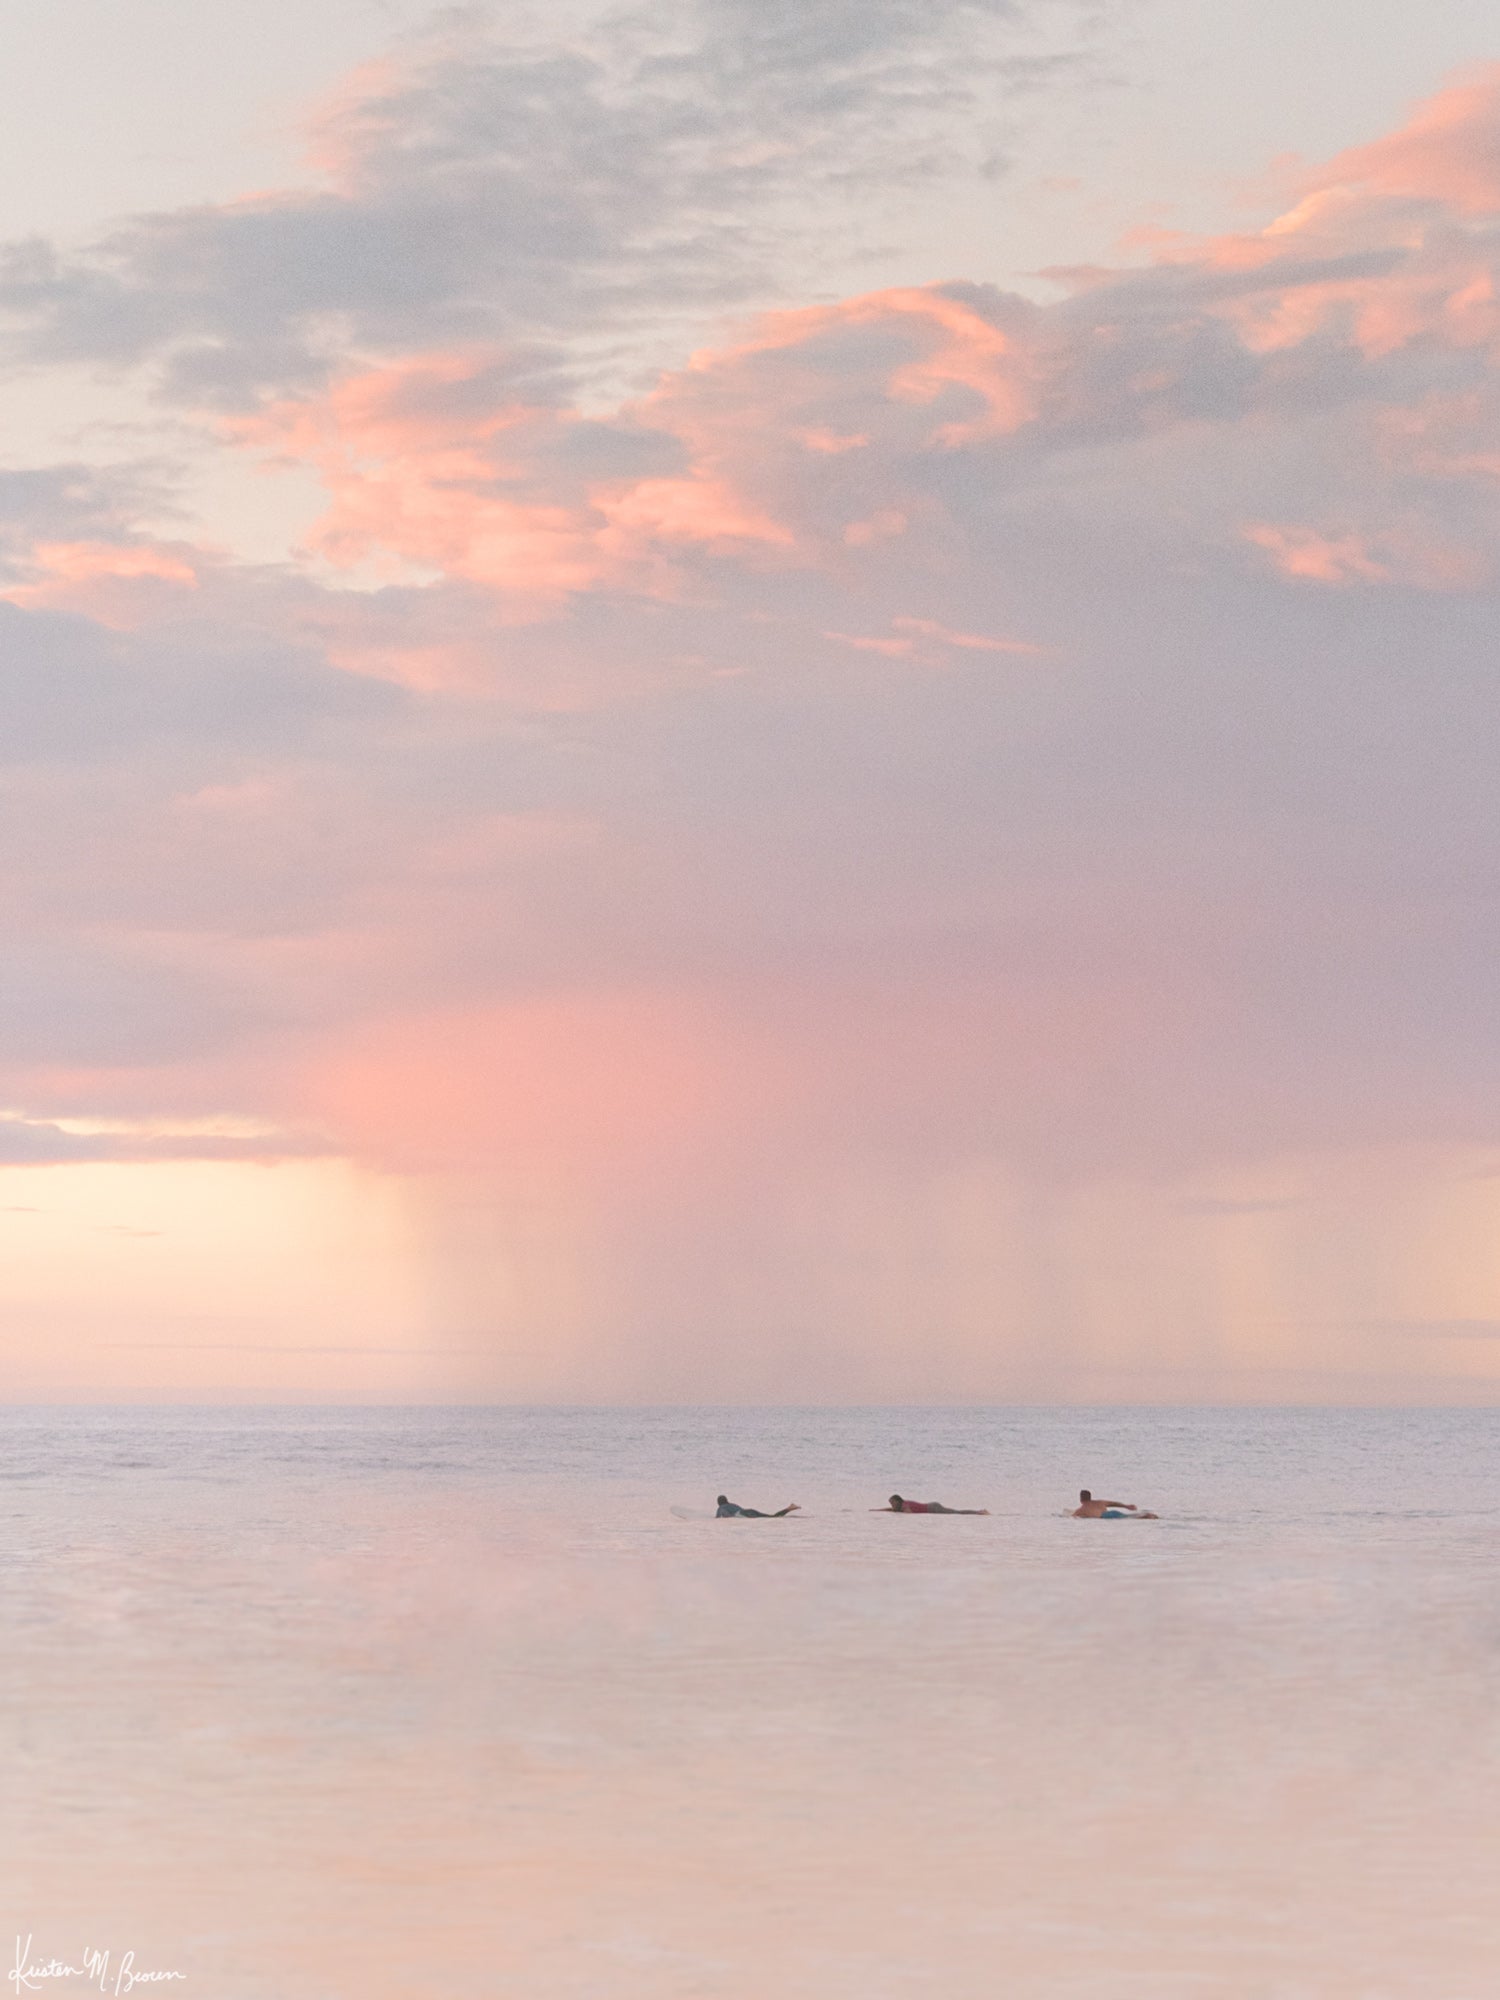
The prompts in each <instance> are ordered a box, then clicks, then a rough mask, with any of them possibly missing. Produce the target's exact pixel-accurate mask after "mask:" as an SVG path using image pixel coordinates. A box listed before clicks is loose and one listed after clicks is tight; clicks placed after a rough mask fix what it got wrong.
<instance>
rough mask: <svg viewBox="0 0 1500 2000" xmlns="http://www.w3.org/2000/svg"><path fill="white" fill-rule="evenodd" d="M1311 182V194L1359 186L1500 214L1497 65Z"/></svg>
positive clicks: (1457, 86)
mask: <svg viewBox="0 0 1500 2000" xmlns="http://www.w3.org/2000/svg"><path fill="white" fill-rule="evenodd" d="M1306 185H1307V186H1308V188H1309V189H1310V190H1311V191H1312V193H1313V195H1314V197H1316V196H1318V195H1324V194H1326V193H1328V192H1329V191H1333V190H1342V191H1358V192H1364V193H1368V194H1372V195H1376V196H1379V197H1382V198H1385V199H1393V200H1398V201H1431V202H1440V203H1442V204H1443V205H1444V206H1446V207H1448V208H1452V209H1455V210H1457V211H1458V212H1459V213H1460V214H1463V215H1473V216H1484V215H1494V214H1497V213H1500V63H1489V64H1486V65H1485V66H1484V67H1483V68H1481V69H1479V70H1477V71H1475V72H1474V73H1473V74H1472V75H1471V76H1470V77H1469V78H1468V80H1467V81H1465V82H1462V83H1455V84H1451V85H1450V86H1449V87H1448V88H1447V89H1446V90H1442V91H1439V92H1438V93H1437V95H1436V96H1435V97H1431V98H1429V99H1428V100H1427V101H1426V103H1425V104H1423V105H1421V106H1420V107H1419V108H1418V110H1417V112H1416V113H1415V115H1414V116H1413V117H1412V118H1411V119H1410V121H1409V122H1408V123H1407V124H1405V125H1403V126H1402V127H1401V128H1400V129H1399V130H1398V131H1395V132H1391V133H1388V134H1387V135H1386V136H1385V137H1384V138H1381V139H1376V140H1374V141H1373V142H1372V143H1371V144H1369V145H1366V146H1353V147H1350V148H1349V149H1348V151H1346V152H1343V153H1339V154H1337V155H1335V157H1334V158H1333V159H1332V160H1330V161H1329V162H1328V164H1327V165H1326V166H1324V167H1321V168H1319V169H1318V170H1317V171H1316V172H1315V173H1313V174H1312V175H1310V176H1309V177H1308V180H1307V183H1306Z"/></svg>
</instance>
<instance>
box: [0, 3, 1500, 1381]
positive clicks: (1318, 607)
mask: <svg viewBox="0 0 1500 2000" xmlns="http://www.w3.org/2000/svg"><path fill="white" fill-rule="evenodd" d="M1495 42H1496V38H1495V36H1494V34H1493V31H1492V26H1491V23H1490V20H1489V18H1488V10H1485V11H1484V12H1481V10H1480V9H1479V8H1478V7H1477V6H1475V5H1470V4H1463V5H1460V4H1458V0H1437V4H1434V5H1430V6H1427V7H1424V8H1423V9H1422V10H1421V14H1420V17H1419V18H1414V17H1413V13H1412V10H1411V9H1410V8H1409V7H1407V6H1406V5H1404V4H1402V5H1398V4H1396V0H1323V4H1320V5H1319V6H1318V7H1317V8H1314V9H1308V8H1306V7H1305V6H1304V7H1294V6H1293V5H1292V4H1290V0H1257V4H1255V5H1251V4H1250V0H1222V4H1215V5H1212V6H1207V7H1205V6H1204V5H1202V4H1201V0H795V4H794V0H684V4H680V5H672V6H667V5H663V6H658V7H655V8H652V9H650V10H645V11H642V10H638V9H635V8H633V7H625V8H622V9H619V10H610V9H607V8H605V7H601V6H598V5H591V4H578V5H576V6H572V7H557V6H549V7H547V8H545V9H543V8H538V9H536V10H534V11H531V10H524V9H521V8H494V9H470V8H458V9H447V10H444V11H442V12H439V13H437V14H433V13H432V12H430V10H428V9H427V8H425V7H419V6H416V5H408V4H406V0H388V4H383V5H382V4H373V0H297V4H296V5H293V4H291V0H256V4H254V5H252V4H250V0H213V4H211V5H209V6H204V5H203V4H202V0H196V3H195V4H193V5H189V4H188V0H138V4H136V5H135V6H133V7H132V8H130V9H126V10H118V13H117V17H102V16H101V15H100V13H99V10H98V9H97V7H96V6H94V5H93V4H92V0H89V4H84V0H46V4H43V0H10V4H9V5H8V6H7V8H6V9H5V11H4V14H3V17H0V75H3V76H4V77H5V78H6V80H7V81H6V90H7V93H8V96H9V98H10V102H9V104H8V107H7V117H6V120H5V121H4V129H3V132H0V165H3V172H0V235H3V237H4V239H5V241H4V244H3V248H0V352H3V358H4V368H3V371H0V718H3V721H0V759H3V763H0V855H3V860H0V895H3V898H4V940H5V948H4V953H3V957H0V1107H3V1110H0V1166H3V1171H0V1357H3V1361H4V1372H3V1389H0V1393H4V1394H5V1395H7V1396H9V1397H11V1398H12V1399H15V1400H21V1401H46V1400H68V1399H85V1400H88V1399H99V1400H148V1401H150V1400H172V1399H176V1398H192V1399H204V1400H235V1399H245V1398H248V1399H261V1400H291V1401H299V1400H301V1401H317V1400H334V1401H351V1402H352V1401H361V1400H371V1399H374V1400H395V1401H402V1400H413V1401H463V1400H521V1401H555V1400H556V1401H583V1402H599V1401H613V1400H622V1401H643V1402H674V1401H682V1402H699V1401H702V1402H710V1401H736V1400H749V1401H760V1402H818V1401H916V1402H949V1401H964V1400H982V1401H1003V1400H1011V1399H1017V1400H1042V1401H1070V1400H1087V1401H1101V1402H1108V1401H1112V1400H1120V1401H1146V1402H1158V1401H1159V1402H1170V1401H1182V1400H1194V1401H1236V1400H1254V1401H1304V1400H1310V1401H1348V1402H1364V1401H1395V1402H1401V1401H1409V1402H1446V1401H1454V1400H1484V1401H1489V1400H1493V1399H1495V1398H1496V1396H1497V1394H1500V1032H1497V1029H1500V925H1497V913H1500V784H1497V764H1500V681H1497V672H1500V646H1497V642H1500V615H1497V613H1500V292H1497V283H1500V48H1497V47H1496V45H1495Z"/></svg>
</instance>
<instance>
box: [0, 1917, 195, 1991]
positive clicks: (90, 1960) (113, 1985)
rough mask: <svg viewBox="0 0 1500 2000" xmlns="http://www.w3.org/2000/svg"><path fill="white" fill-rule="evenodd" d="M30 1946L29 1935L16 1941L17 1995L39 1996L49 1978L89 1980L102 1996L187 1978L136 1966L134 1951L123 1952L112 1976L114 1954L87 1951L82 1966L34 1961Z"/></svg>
mask: <svg viewBox="0 0 1500 2000" xmlns="http://www.w3.org/2000/svg"><path fill="white" fill-rule="evenodd" d="M31 1946H32V1938H31V1935H30V1933H29V1932H28V1933H27V1936H26V1937H25V1939H24V1940H23V1939H21V1938H19V1937H18V1938H17V1939H16V1962H15V1965H14V1966H13V1967H12V1969H11V1972H10V1975H9V1977H10V1983H11V1985H12V1986H13V1987H14V1988H15V1989H16V1992H17V1993H18V1994H19V1993H39V1992H40V1991H41V1990H42V1986H43V1983H44V1982H45V1981H46V1980H48V1979H86V1980H87V1981H88V1983H89V1985H90V1986H97V1987H98V1989H99V1991H100V1992H101V1993H129V1992H132V1991H133V1990H134V1989H135V1988H136V1987H137V1986H161V1985H164V1984H165V1983H166V1981H167V1980H169V1979H186V1978H187V1974H186V1973H185V1972H164V1971H158V1970H155V1969H154V1968H152V1967H150V1966H144V1965H137V1964H136V1962H135V1953H134V1952H133V1951H127V1952H126V1953H124V1955H123V1956H122V1957H121V1959H120V1960H119V1963H118V1964H117V1965H116V1966H115V1968H114V1973H113V1976H111V1973H110V1962H111V1960H112V1959H113V1957H114V1954H113V1952H108V1951H92V1950H86V1951H85V1952H84V1953H83V1962H82V1964H81V1965H69V1964H68V1962H67V1961H66V1960H65V1959H61V1958H33V1957H32V1955H31Z"/></svg>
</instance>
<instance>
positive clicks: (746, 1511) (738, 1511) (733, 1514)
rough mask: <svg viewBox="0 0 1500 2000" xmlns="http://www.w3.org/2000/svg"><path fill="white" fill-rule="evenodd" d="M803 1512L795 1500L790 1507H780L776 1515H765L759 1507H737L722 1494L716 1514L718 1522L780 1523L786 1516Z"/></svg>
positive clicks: (715, 1517)
mask: <svg viewBox="0 0 1500 2000" xmlns="http://www.w3.org/2000/svg"><path fill="white" fill-rule="evenodd" d="M800 1511H801V1510H800V1508H799V1507H798V1505H797V1503H796V1501H795V1500H794V1501H793V1502H792V1504H791V1506H790V1507H778V1508H777V1509H776V1512H775V1513H774V1514H763V1513H762V1512H761V1511H760V1509H759V1507H736V1506H735V1504H734V1502H733V1501H732V1500H729V1499H726V1498H725V1496H724V1495H723V1494H722V1493H721V1494H720V1495H719V1499H718V1505H717V1507H716V1509H715V1512H714V1519H715V1520H716V1521H729V1520H740V1521H779V1520H781V1518H782V1517H783V1515H786V1514H796V1513H799V1512H800Z"/></svg>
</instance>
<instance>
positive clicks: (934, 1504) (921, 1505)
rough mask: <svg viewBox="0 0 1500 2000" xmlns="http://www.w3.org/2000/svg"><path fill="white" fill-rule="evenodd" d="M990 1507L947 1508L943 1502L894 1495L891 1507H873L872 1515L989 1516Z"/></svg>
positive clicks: (891, 1499) (891, 1498)
mask: <svg viewBox="0 0 1500 2000" xmlns="http://www.w3.org/2000/svg"><path fill="white" fill-rule="evenodd" d="M989 1511H990V1510H989V1508H988V1507H945V1506H944V1505H943V1503H942V1501H941V1500H903V1499H902V1498H901V1495H900V1494H899V1493H893V1494H892V1495H891V1497H890V1503H889V1505H887V1506H885V1507H872V1508H871V1509H870V1512H871V1513H872V1514H988V1512H989Z"/></svg>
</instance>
